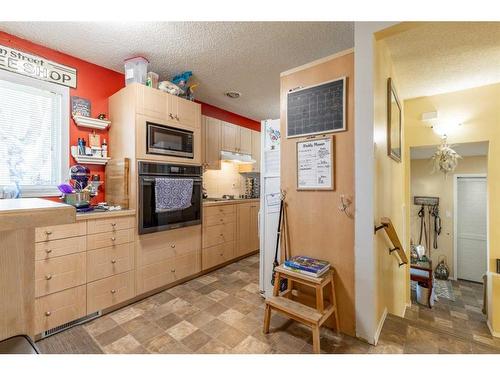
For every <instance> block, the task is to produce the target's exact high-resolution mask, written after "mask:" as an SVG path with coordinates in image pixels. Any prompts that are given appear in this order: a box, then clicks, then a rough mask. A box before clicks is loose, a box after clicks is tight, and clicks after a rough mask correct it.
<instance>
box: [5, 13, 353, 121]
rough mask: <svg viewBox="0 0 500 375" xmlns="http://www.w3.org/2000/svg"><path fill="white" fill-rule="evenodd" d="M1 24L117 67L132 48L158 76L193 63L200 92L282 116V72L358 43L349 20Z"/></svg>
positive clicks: (263, 115) (254, 113) (227, 105)
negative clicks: (233, 92) (232, 93)
mask: <svg viewBox="0 0 500 375" xmlns="http://www.w3.org/2000/svg"><path fill="white" fill-rule="evenodd" d="M0 30H2V31H5V32H8V33H11V34H14V35H17V36H19V37H22V38H25V39H28V40H31V41H33V42H35V43H39V44H42V45H45V46H47V47H50V48H53V49H56V50H59V51H61V52H64V53H67V54H70V55H73V56H76V57H79V58H81V59H83V60H86V61H90V62H92V63H95V64H98V65H101V66H104V67H107V68H110V69H112V70H116V71H119V72H122V71H123V60H124V59H125V58H128V57H131V56H135V55H142V56H144V57H146V58H148V59H149V61H150V67H151V70H152V71H155V72H157V73H159V74H160V79H161V80H164V79H169V78H171V77H172V76H173V75H174V74H176V73H180V72H182V71H185V70H192V71H193V74H194V76H193V78H192V79H193V81H195V82H198V83H199V84H200V86H199V88H198V90H197V91H196V98H197V99H198V100H201V101H203V102H206V103H209V104H212V105H215V106H218V107H221V108H224V109H226V110H229V111H233V112H235V113H238V114H240V115H243V116H246V117H249V118H252V119H255V120H262V119H267V118H278V117H279V93H280V92H279V86H280V76H279V75H280V73H281V72H283V71H285V70H288V69H291V68H294V67H296V66H299V65H302V64H305V63H308V62H310V61H313V60H316V59H319V58H322V57H325V56H328V55H330V54H333V53H336V52H339V51H342V50H345V49H348V48H352V47H353V46H354V24H353V23H352V22H136V23H134V22H3V23H1V24H0ZM228 90H236V91H240V92H241V93H242V96H241V98H239V99H236V100H235V99H229V98H227V97H225V96H224V92H226V91H228Z"/></svg>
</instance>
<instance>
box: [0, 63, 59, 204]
mask: <svg viewBox="0 0 500 375" xmlns="http://www.w3.org/2000/svg"><path fill="white" fill-rule="evenodd" d="M5 77H6V76H5V73H4V72H2V76H0V189H5V187H15V186H17V187H18V188H19V189H20V191H21V196H23V197H27V196H31V197H33V196H47V195H55V194H58V192H57V189H56V186H57V185H58V184H60V183H61V182H62V181H63V180H64V177H63V176H64V174H63V173H65V174H67V170H66V171H63V168H64V167H65V166H67V163H68V158H69V156H68V146H67V133H68V132H67V126H68V124H67V121H68V120H67V117H66V119H65V118H64V116H67V112H68V110H67V109H66V108H65V107H64V106H65V103H66V102H67V100H68V98H67V96H68V93H67V89H66V95H64V88H59V87H55V89H51V88H52V86H54V85H53V84H48V83H46V82H41V81H38V80H35V79H32V78H28V80H26V79H25V77H19V78H18V77H17V76H12V77H9V76H7V79H2V78H5ZM8 78H11V79H8ZM66 169H67V167H66Z"/></svg>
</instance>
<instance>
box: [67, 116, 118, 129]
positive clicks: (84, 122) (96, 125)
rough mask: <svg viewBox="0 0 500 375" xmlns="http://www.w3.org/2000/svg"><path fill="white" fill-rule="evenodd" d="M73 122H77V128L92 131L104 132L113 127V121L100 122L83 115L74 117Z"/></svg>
mask: <svg viewBox="0 0 500 375" xmlns="http://www.w3.org/2000/svg"><path fill="white" fill-rule="evenodd" d="M73 120H75V123H76V125H77V126H81V127H84V128H90V129H99V130H104V129H107V128H108V127H109V126H110V125H111V121H109V120H99V119H98V118H92V117H86V116H81V115H74V116H73Z"/></svg>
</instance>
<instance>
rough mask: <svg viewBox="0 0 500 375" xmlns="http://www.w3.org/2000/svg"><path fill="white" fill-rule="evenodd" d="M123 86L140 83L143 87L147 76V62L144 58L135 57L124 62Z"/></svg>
mask: <svg viewBox="0 0 500 375" xmlns="http://www.w3.org/2000/svg"><path fill="white" fill-rule="evenodd" d="M124 63H125V85H128V84H130V83H140V84H143V85H145V84H146V78H147V74H148V64H149V61H148V60H146V59H145V58H144V57H141V56H137V57H133V58H131V59H127V60H125V62H124Z"/></svg>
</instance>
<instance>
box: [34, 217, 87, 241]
mask: <svg viewBox="0 0 500 375" xmlns="http://www.w3.org/2000/svg"><path fill="white" fill-rule="evenodd" d="M86 234H87V224H86V223H85V221H80V222H77V223H72V224H62V225H53V226H50V227H40V228H36V229H35V242H42V241H51V240H59V239H61V238H69V237H78V236H85V235H86Z"/></svg>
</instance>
